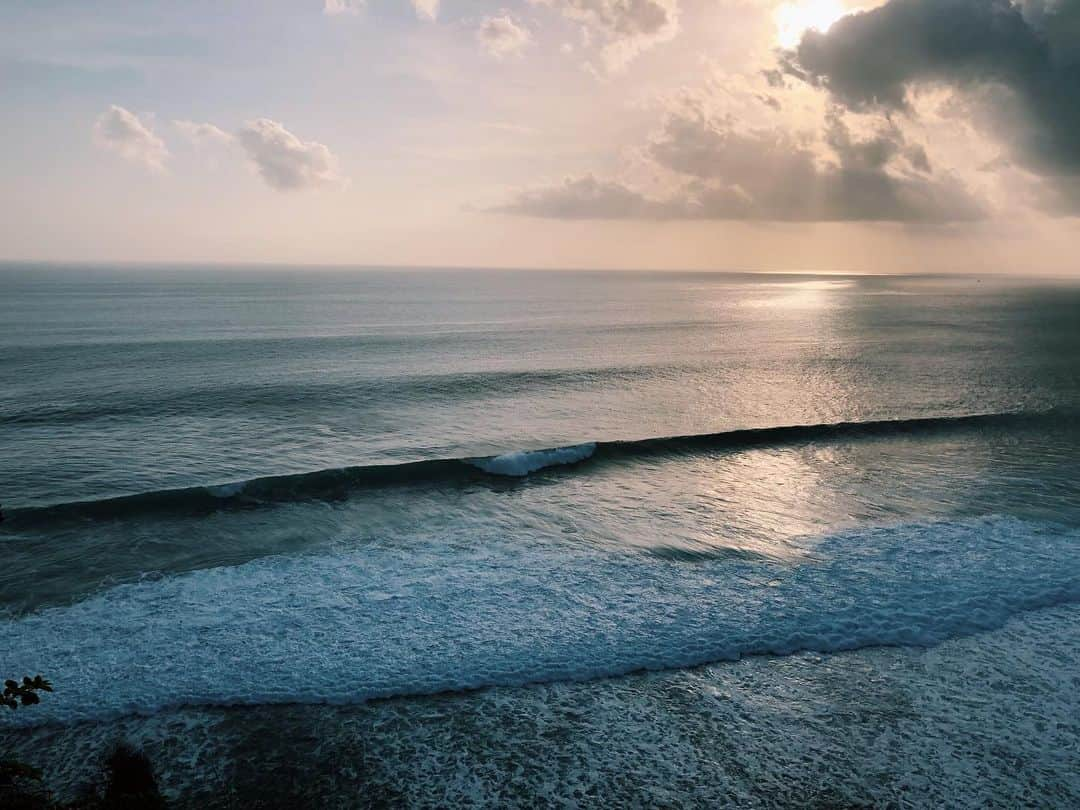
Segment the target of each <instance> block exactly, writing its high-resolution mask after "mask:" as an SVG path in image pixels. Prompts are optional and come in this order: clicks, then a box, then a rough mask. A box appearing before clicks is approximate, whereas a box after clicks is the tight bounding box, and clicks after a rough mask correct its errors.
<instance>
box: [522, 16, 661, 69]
mask: <svg viewBox="0 0 1080 810" xmlns="http://www.w3.org/2000/svg"><path fill="white" fill-rule="evenodd" d="M530 2H531V3H533V4H534V5H540V6H548V7H550V8H553V9H556V10H557V11H559V12H561V13H562V15H563V16H564V17H566V18H568V19H570V20H573V21H575V22H578V23H580V24H581V25H582V26H584V27H585V31H586V35H587V36H588V35H589V33H590V32H591V33H594V34H596V35H598V36H599V37H600V39H601V40H602V41H603V43H604V45H603V49H602V51H601V54H602V59H603V65H604V68H605V69H606V70H607V71H608V72H615V71H618V70H621V69H622V68H624V67H625V66H626V64H627V63H628V62H630V60H632V59H633V58H634V57H636V56H637V55H638V54H639V53H641V52H642V51H644V50H647V49H649V48H652V47H653V46H655V45H656V44H657V43H660V42H664V41H666V40H669V39H671V38H672V37H674V36H675V34H676V33H678V30H679V4H678V0H530ZM590 38H591V37H590Z"/></svg>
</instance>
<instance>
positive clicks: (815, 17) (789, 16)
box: [773, 0, 848, 48]
mask: <svg viewBox="0 0 1080 810" xmlns="http://www.w3.org/2000/svg"><path fill="white" fill-rule="evenodd" d="M847 12H848V9H847V8H846V7H845V5H844V3H842V2H841V0H794V2H787V3H783V4H781V5H779V6H777V7H776V9H775V10H774V11H773V20H774V22H775V23H776V42H777V44H778V45H779V46H780V47H781V48H794V47H795V46H796V45H798V44H799V40H801V39H802V38H803V35H804V34H805V33H806V32H807V31H828V30H829V27H830V26H832V24H833V23H835V22H836V21H837V20H839V19H840V18H841V17H843V16H844V15H845V14H847Z"/></svg>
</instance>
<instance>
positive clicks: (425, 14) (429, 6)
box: [412, 0, 439, 20]
mask: <svg viewBox="0 0 1080 810" xmlns="http://www.w3.org/2000/svg"><path fill="white" fill-rule="evenodd" d="M412 5H413V9H415V11H416V16H417V17H419V18H420V19H422V20H434V19H436V18H437V17H438V16H439V0H412Z"/></svg>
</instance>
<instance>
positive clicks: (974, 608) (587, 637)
mask: <svg viewBox="0 0 1080 810" xmlns="http://www.w3.org/2000/svg"><path fill="white" fill-rule="evenodd" d="M465 538H466V530H464V529H463V530H462V536H461V537H455V536H451V535H447V536H444V537H443V538H442V539H441V542H429V543H409V544H402V543H393V544H391V543H387V544H378V543H376V544H372V545H368V546H364V547H362V548H358V549H353V550H349V551H344V552H339V553H334V554H328V555H321V556H315V555H309V556H296V557H272V558H264V559H260V560H257V561H254V562H250V563H247V564H244V565H240V566H236V567H230V568H215V569H209V570H202V571H194V572H191V573H188V574H183V575H178V576H173V577H168V578H164V579H159V580H154V581H142V582H137V583H132V584H128V585H122V586H118V587H116V588H113V589H111V590H109V591H106V592H104V593H101V594H100V595H97V596H95V597H93V598H91V599H87V600H85V601H83V602H80V603H77V604H74V605H70V606H65V607H57V608H51V609H48V610H45V611H42V612H40V613H36V614H33V615H29V616H25V617H22V618H19V619H15V620H7V621H3V622H0V637H2V638H3V639H4V664H5V666H6V667H7V668H8V669H9V671H11V672H14V673H22V672H27V673H31V674H33V673H37V672H41V673H43V674H45V675H46V676H47V677H49V678H50V679H51V680H52V681H53V683H54V684H55V686H56V692H55V693H54V694H52V695H48V696H47V697H46V699H45V700H44V701H43V704H42V705H41V706H38V707H35V709H34V711H32V712H18V713H11V714H12V715H14V716H13V717H9V718H5V719H4V720H3V721H0V722H13V723H40V722H47V721H60V722H72V721H77V720H82V719H90V718H100V717H106V716H117V715H123V714H127V713H132V712H139V713H150V712H154V711H156V710H159V709H161V708H162V707H165V706H169V705H176V704H234V703H236V704H255V703H284V702H331V703H349V702H356V701H362V700H365V699H369V698H375V697H385V696H390V695H399V694H426V693H433V692H440V691H446V690H456V689H467V688H474V687H481V686H487V685H494V684H505V685H519V684H525V683H530V682H538V681H564V680H565V681H573V680H586V679H591V678H595V677H598V676H607V675H616V674H622V673H626V672H630V671H633V670H638V669H664V668H678V667H685V666H691V665H695V664H699V663H704V662H709V661H719V660H731V659H737V658H739V657H741V656H744V655H751V654H777V655H785V654H789V653H792V652H796V651H800V650H813V651H819V652H829V651H838V650H849V649H855V648H860V647H867V646H874V645H898V644H921V645H932V644H936V643H938V642H940V641H943V640H945V639H947V638H950V637H954V636H962V635H965V634H970V633H974V632H978V631H982V630H987V629H992V628H996V627H1000V626H1001V625H1002V624H1004V623H1005V622H1006V621H1007V620H1008V619H1009V618H1010V617H1011V616H1013V615H1016V614H1017V613H1020V612H1023V611H1027V610H1032V609H1036V608H1040V607H1046V606H1049V605H1054V604H1059V603H1069V602H1075V601H1080V580H1078V579H1077V577H1076V575H1075V572H1076V571H1077V570H1080V532H1077V531H1076V530H1073V529H1066V528H1063V527H1059V526H1053V525H1047V524H1038V523H1031V522H1025V521H1021V520H1018V519H1014V518H986V519H982V520H972V521H955V522H939V523H930V524H909V525H903V526H894V527H886V528H877V529H863V530H858V531H851V532H846V533H841V534H836V535H831V536H827V537H824V538H819V539H817V540H814V541H813V542H811V543H809V545H808V548H812V553H813V560H812V561H809V562H803V563H799V564H795V565H792V564H782V563H778V562H760V561H749V560H739V559H736V560H731V559H728V560H712V561H703V562H695V563H686V562H677V561H669V560H658V559H657V558H655V557H652V556H649V555H644V554H636V553H630V552H614V551H611V550H603V549H598V548H594V547H590V546H585V545H581V544H573V543H569V542H567V543H565V544H561V545H523V544H521V543H519V542H515V541H514V538H512V537H510V538H499V537H490V538H482V540H483V542H481V543H479V544H477V543H475V542H465ZM468 539H469V540H476V538H475V537H470V538H468Z"/></svg>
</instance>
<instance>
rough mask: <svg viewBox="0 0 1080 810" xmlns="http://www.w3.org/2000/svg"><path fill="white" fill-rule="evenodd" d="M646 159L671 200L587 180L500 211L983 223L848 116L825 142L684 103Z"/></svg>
mask: <svg viewBox="0 0 1080 810" xmlns="http://www.w3.org/2000/svg"><path fill="white" fill-rule="evenodd" d="M644 154H645V157H646V159H647V160H648V161H649V162H650V163H651V165H652V166H653V167H654V169H657V170H660V171H663V172H666V173H667V175H668V176H669V177H670V178H671V179H672V183H671V184H670V186H669V190H668V191H667V192H666V193H657V194H651V195H650V194H646V193H645V192H643V191H641V190H638V189H635V188H633V187H631V186H630V185H628V184H626V183H624V182H621V181H619V180H612V179H602V178H597V177H595V176H593V175H585V176H583V177H579V178H569V179H567V180H565V181H563V182H562V183H561V184H557V185H555V186H549V187H542V188H538V189H527V190H525V191H521V192H519V193H518V194H517V195H515V196H514V198H513V199H512V200H511V201H510V202H509V203H507V204H505V205H503V206H501V207H500V208H498V209H496V210H498V211H501V212H503V213H511V214H520V215H527V216H535V217H545V218H554V219H657V220H664V219H715V220H758V221H773V222H906V223H926V224H939V223H950V222H961V221H970V220H974V219H978V218H980V217H981V216H983V211H982V208H981V206H979V204H978V203H976V201H975V200H974V198H972V197H971V195H970V194H969V193H968V192H967V191H966V189H965V188H964V186H963V185H962V184H961V183H960V182H959V181H958V180H956V179H955V178H954V177H952V176H951V175H944V176H942V177H933V176H931V174H930V172H929V169H930V163H929V159H928V158H927V156H926V153H925V150H924V149H923V148H922V147H921V145H918V144H909V143H907V142H906V139H905V138H904V135H903V134H902V133H901V132H900V130H899V129H898V128H896V127H895V126H894V125H890V124H886V125H884V126H882V127H880V128H879V129H878V130H877V131H875V132H872V133H871V134H869V135H867V136H865V137H858V136H855V135H853V134H852V132H851V130H850V128H849V127H848V125H847V123H846V122H845V121H844V118H843V116H842V115H841V113H840V112H839V111H833V112H831V113H830V114H829V116H828V119H827V122H826V127H825V130H824V132H823V133H822V134H821V137H820V139H816V138H814V137H811V136H809V135H805V134H804V135H799V134H793V133H791V132H788V131H786V130H783V129H781V128H757V129H746V128H740V127H738V126H736V124H735V123H734V122H733V121H732V120H731V119H730V118H725V117H716V116H714V115H712V114H711V113H710V112H709V111H708V110H707V109H706V107H705V106H704V105H703V104H702V103H701V102H700V101H699V100H696V99H694V98H687V99H682V100H681V101H680V102H679V103H678V104H676V105H675V107H674V108H673V109H671V110H670V111H669V113H668V114H667V116H666V118H665V120H664V123H663V125H662V127H661V128H660V130H659V131H658V133H657V134H656V135H655V136H654V137H653V139H652V140H651V141H650V142H649V144H648V145H647V146H646V148H645V150H644Z"/></svg>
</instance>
